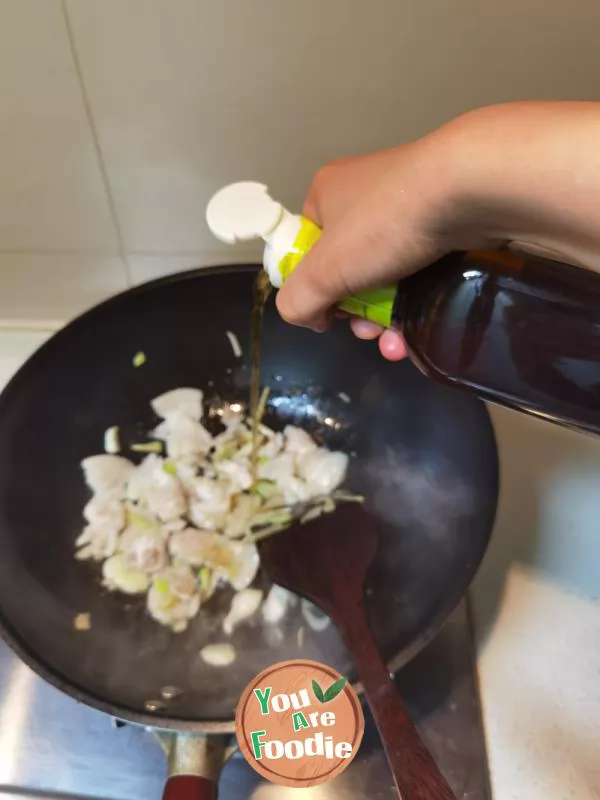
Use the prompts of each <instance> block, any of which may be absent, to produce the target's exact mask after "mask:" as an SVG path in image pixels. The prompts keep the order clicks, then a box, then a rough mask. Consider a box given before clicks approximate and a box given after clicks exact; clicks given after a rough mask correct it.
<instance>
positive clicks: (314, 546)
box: [260, 504, 455, 800]
mask: <svg viewBox="0 0 600 800" xmlns="http://www.w3.org/2000/svg"><path fill="white" fill-rule="evenodd" d="M377 542H378V537H377V531H376V527H375V524H374V522H373V519H372V518H371V517H370V515H369V514H368V513H367V512H366V511H365V510H364V509H363V508H362V507H361V506H356V505H354V504H347V505H342V506H340V507H338V509H337V510H336V511H335V512H334V513H332V514H326V515H324V516H322V517H319V518H318V519H316V520H314V521H312V522H308V523H306V524H304V525H300V524H295V525H293V526H292V527H291V528H290V529H289V530H287V531H284V532H283V533H280V534H278V535H277V536H272V537H271V538H269V539H267V540H265V541H264V542H263V544H262V545H261V547H260V555H261V562H262V565H263V567H264V569H265V570H266V572H267V574H268V575H269V576H270V577H271V578H272V579H273V580H274V581H275V582H276V583H278V584H280V585H281V586H284V587H285V588H286V589H290V590H291V591H293V592H296V593H297V594H300V595H302V596H303V597H307V598H308V599H309V600H312V602H314V603H315V604H316V605H317V606H319V608H321V609H322V610H323V611H324V612H325V613H326V614H328V615H329V616H330V617H331V619H332V620H333V621H334V623H335V624H336V625H337V627H338V628H339V630H340V633H341V634H342V637H343V639H344V641H345V643H346V647H347V648H348V650H349V652H350V655H351V656H352V659H353V661H354V664H355V666H356V670H357V672H358V676H359V678H360V680H361V682H362V684H363V687H364V691H365V695H366V698H367V701H368V703H369V706H370V707H371V711H372V712H373V717H374V718H375V722H376V724H377V728H378V730H379V734H380V736H381V740H382V742H383V746H384V748H385V752H386V755H387V760H388V763H389V765H390V768H391V770H392V773H393V775H394V780H395V783H396V788H397V790H398V794H399V796H400V797H401V798H402V800H455V796H454V794H453V792H452V790H451V789H450V787H449V786H448V784H447V783H446V780H445V779H444V777H443V776H442V774H441V772H440V771H439V769H438V768H437V765H436V763H435V762H434V760H433V758H432V757H431V755H430V753H429V751H428V750H427V749H426V747H425V745H424V744H423V742H422V741H421V737H420V736H419V733H418V731H417V729H416V727H415V725H414V723H413V721H412V720H411V719H410V717H409V716H408V714H407V712H406V709H405V707H404V704H403V702H402V700H401V698H400V695H399V694H398V691H397V689H396V686H395V684H394V682H393V681H392V678H391V676H390V674H389V672H388V670H387V668H386V665H385V663H384V662H383V659H382V658H381V656H380V654H379V652H378V650H377V647H376V645H375V642H374V641H373V637H372V635H371V632H370V630H369V626H368V623H367V618H366V615H365V610H364V604H363V585H364V580H365V573H366V571H367V569H368V567H369V565H370V564H371V562H372V560H373V557H374V556H375V552H376V550H377Z"/></svg>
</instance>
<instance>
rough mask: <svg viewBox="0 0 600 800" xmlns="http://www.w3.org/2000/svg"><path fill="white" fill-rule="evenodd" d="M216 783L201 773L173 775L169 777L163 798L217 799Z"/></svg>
mask: <svg viewBox="0 0 600 800" xmlns="http://www.w3.org/2000/svg"><path fill="white" fill-rule="evenodd" d="M218 794H219V789H218V786H217V784H216V783H213V782H212V781H209V780H208V778H201V777H200V776H199V775H173V776H172V777H170V778H168V779H167V783H166V784H165V790H164V792H163V800H217V797H218Z"/></svg>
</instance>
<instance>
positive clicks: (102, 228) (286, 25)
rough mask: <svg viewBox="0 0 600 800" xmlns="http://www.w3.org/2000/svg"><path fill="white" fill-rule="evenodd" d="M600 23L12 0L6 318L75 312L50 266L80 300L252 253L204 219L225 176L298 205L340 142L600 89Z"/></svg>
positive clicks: (563, 12)
mask: <svg viewBox="0 0 600 800" xmlns="http://www.w3.org/2000/svg"><path fill="white" fill-rule="evenodd" d="M599 29H600V3H598V1H597V0H572V2H571V3H565V2H563V0H503V2H502V3H493V4H492V3H489V2H488V3H482V2H480V0H453V2H448V0H430V1H429V2H428V3H422V2H420V0H378V2H377V3H364V2H361V0H327V2H322V0H304V2H303V3H302V4H294V3H289V2H282V0H254V2H249V0H219V2H213V1H212V0H176V2H173V0H102V2H98V0H0V253H1V254H2V259H1V261H0V322H1V320H2V319H15V317H17V316H19V315H22V314H28V315H30V316H31V315H33V314H36V315H38V314H42V315H43V314H46V315H52V314H54V313H55V312H56V309H57V308H58V307H61V306H60V303H59V304H58V306H57V302H56V297H55V296H54V295H53V290H48V292H45V293H44V292H42V291H40V290H39V289H36V291H33V292H32V290H31V287H32V285H33V283H34V282H35V281H36V280H37V276H39V275H40V274H45V275H47V276H48V277H47V278H46V280H50V279H52V280H56V281H59V282H62V284H63V285H64V287H65V290H68V292H69V293H70V294H69V300H68V302H66V303H63V305H62V307H63V308H64V309H65V313H72V312H73V311H74V310H78V309H79V308H81V307H83V306H84V305H85V304H87V303H89V302H90V299H92V298H95V297H96V293H98V296H99V295H100V294H106V293H110V292H114V291H117V290H119V289H120V288H121V286H122V285H123V284H124V282H125V281H126V280H133V281H135V282H138V281H140V280H144V279H146V278H147V277H153V276H156V275H157V274H162V273H165V272H169V271H173V270H174V269H178V268H179V267H180V266H182V267H187V266H189V265H196V264H198V263H204V264H206V263H217V262H220V261H227V260H230V259H235V260H246V259H249V258H251V257H252V256H253V255H254V254H255V253H256V250H255V249H252V248H249V249H244V248H242V249H240V250H239V251H237V252H236V253H235V254H234V253H233V252H231V251H230V250H229V249H227V248H226V247H225V246H221V245H219V244H218V243H215V242H214V240H213V239H212V238H211V236H210V234H209V233H208V231H207V229H206V226H205V224H204V208H205V204H206V201H207V200H208V198H209V196H210V194H211V193H212V191H213V190H214V189H216V188H217V187H219V186H220V185H221V184H223V183H225V182H227V181H230V180H236V179H242V178H257V179H260V180H264V181H265V182H267V183H269V184H270V185H271V187H272V189H273V191H274V192H275V193H276V194H277V195H278V196H280V197H281V198H282V200H284V201H285V202H286V203H287V204H288V205H290V206H291V207H299V206H300V204H301V201H302V197H303V194H304V191H305V189H306V186H307V184H308V182H309V180H310V177H311V175H312V173H313V172H314V171H315V169H317V168H318V166H319V165H320V164H322V163H323V162H324V161H327V160H328V159H330V158H332V157H334V156H339V155H343V154H347V153H350V152H356V151H362V150H368V149H373V148H377V147H381V146H385V145H389V144H392V143H395V142H397V141H401V140H404V139H407V138H411V137H414V136H417V135H419V134H421V133H423V132H424V131H426V130H428V129H430V128H431V127H434V126H436V125H438V124H440V123H441V122H443V121H444V120H446V119H448V118H449V117H452V116H453V115H455V114H458V113H460V112H461V111H463V110H466V109H467V108H470V107H473V106H477V105H481V104H485V103H490V102H495V101H500V100H510V99H517V98H523V97H534V98H549V97H556V98H577V97H581V98H591V99H598V98H599V96H600V89H599V84H598V77H597V76H598V73H599V71H600V69H599V68H600V50H599V49H598V47H597V31H598V30H599ZM15 253H19V254H26V255H28V256H29V257H28V258H25V259H17V258H16V257H15V258H14V259H11V256H12V255H13V254H15ZM60 253H65V254H68V255H69V256H70V257H69V258H68V259H64V260H62V261H61V259H56V258H55V256H56V255H58V254H60ZM34 256H36V257H35V258H34ZM50 256H52V258H50ZM106 258H108V259H109V261H110V264H111V267H110V268H106V263H107V262H106V261H105V259H106ZM119 259H120V260H119ZM59 264H60V268H59V267H58V266H57V265H59ZM49 265H53V266H49ZM4 271H6V276H4V275H3V272H4ZM78 272H81V273H84V274H85V275H83V274H82V276H77V273H78ZM92 273H93V274H92ZM9 275H10V285H11V287H12V288H11V290H10V291H8V290H6V291H3V277H4V279H5V280H6V281H8V279H9V278H8V276H9ZM90 287H94V289H93V291H90ZM98 289H100V291H99V292H98ZM53 298H54V299H53Z"/></svg>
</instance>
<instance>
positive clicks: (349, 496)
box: [332, 489, 365, 503]
mask: <svg viewBox="0 0 600 800" xmlns="http://www.w3.org/2000/svg"><path fill="white" fill-rule="evenodd" d="M332 497H333V499H334V500H339V501H340V503H364V502H365V498H364V495H362V494H353V493H352V492H347V491H344V489H338V490H337V491H336V492H334V493H333V495H332Z"/></svg>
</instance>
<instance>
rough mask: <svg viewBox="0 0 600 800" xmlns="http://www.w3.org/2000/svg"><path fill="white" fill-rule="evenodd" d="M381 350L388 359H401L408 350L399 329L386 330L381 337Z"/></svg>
mask: <svg viewBox="0 0 600 800" xmlns="http://www.w3.org/2000/svg"><path fill="white" fill-rule="evenodd" d="M379 351H380V353H381V355H382V356H383V357H384V358H386V359H387V360H388V361H401V360H402V359H403V358H406V356H407V355H408V351H407V349H406V344H405V343H404V339H403V338H402V336H401V335H400V334H399V333H398V331H393V330H388V331H384V332H383V333H382V334H381V336H380V337H379Z"/></svg>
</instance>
